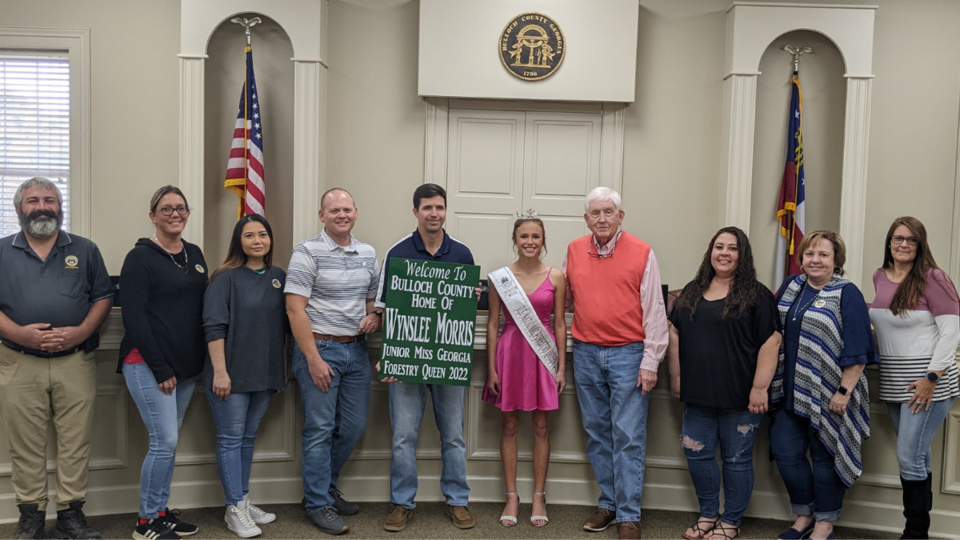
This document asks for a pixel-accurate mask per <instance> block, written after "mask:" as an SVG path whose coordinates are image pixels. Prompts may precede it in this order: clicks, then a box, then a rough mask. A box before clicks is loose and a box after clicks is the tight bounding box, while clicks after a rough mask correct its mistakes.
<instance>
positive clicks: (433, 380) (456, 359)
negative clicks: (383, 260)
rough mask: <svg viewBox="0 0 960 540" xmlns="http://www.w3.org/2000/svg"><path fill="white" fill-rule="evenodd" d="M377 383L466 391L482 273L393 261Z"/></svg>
mask: <svg viewBox="0 0 960 540" xmlns="http://www.w3.org/2000/svg"><path fill="white" fill-rule="evenodd" d="M386 279H387V280H388V282H387V285H386V286H387V287H389V288H388V289H387V302H386V304H387V309H386V311H385V312H384V314H383V334H382V336H383V338H382V339H383V348H382V349H381V352H380V377H396V378H397V380H399V381H402V382H409V383H427V384H450V385H457V386H469V384H470V366H471V362H472V361H473V338H474V334H475V330H476V328H475V326H476V322H477V296H476V292H475V291H476V288H477V286H478V284H479V282H480V267H479V266H473V265H466V264H453V263H444V262H435V261H420V260H415V259H399V258H391V259H390V262H389V268H388V273H387V277H386Z"/></svg>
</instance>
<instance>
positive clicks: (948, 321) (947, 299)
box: [870, 268, 960, 403]
mask: <svg viewBox="0 0 960 540" xmlns="http://www.w3.org/2000/svg"><path fill="white" fill-rule="evenodd" d="M873 286H874V288H876V291H877V296H876V298H874V300H873V304H872V305H871V307H870V322H872V323H873V327H874V330H875V331H876V333H877V343H878V345H879V347H880V357H881V358H882V359H883V362H881V364H880V399H881V400H883V401H889V402H892V403H903V402H906V401H908V400H909V399H910V396H912V395H913V392H912V391H908V390H907V387H908V386H910V384H911V383H913V382H914V381H916V380H918V379H921V378H923V377H924V376H925V375H926V373H927V372H928V371H940V370H946V371H944V372H943V375H942V376H941V378H940V382H939V383H937V387H936V389H935V390H934V392H933V401H943V400H945V399H950V398H952V397H954V398H955V397H960V388H958V380H960V370H958V369H957V362H956V359H955V355H956V352H957V344H958V343H960V300H958V298H957V293H956V290H955V289H954V288H953V286H952V285H951V283H950V278H949V277H947V275H946V274H945V273H944V272H943V271H942V270H938V269H933V270H930V272H928V273H927V287H926V290H925V291H924V293H923V296H922V297H921V298H920V300H919V301H918V302H917V306H916V308H915V309H912V310H907V311H905V312H903V311H902V312H901V314H900V315H899V316H898V315H894V314H893V312H892V311H890V301H891V300H892V299H893V295H894V294H895V293H896V292H897V287H898V286H899V284H898V283H894V282H892V281H890V279H889V278H887V274H886V272H884V271H883V268H880V269H878V270H877V271H876V272H874V274H873Z"/></svg>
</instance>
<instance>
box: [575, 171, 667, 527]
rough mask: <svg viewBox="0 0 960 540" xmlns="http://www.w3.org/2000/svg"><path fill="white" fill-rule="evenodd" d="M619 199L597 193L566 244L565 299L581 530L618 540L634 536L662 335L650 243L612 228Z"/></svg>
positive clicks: (607, 190)
mask: <svg viewBox="0 0 960 540" xmlns="http://www.w3.org/2000/svg"><path fill="white" fill-rule="evenodd" d="M620 205H621V200H620V194H619V193H617V192H616V191H614V190H612V189H610V188H606V187H598V188H596V189H594V190H593V191H591V192H590V194H589V195H587V200H586V203H585V204H584V209H585V211H586V213H585V214H584V215H583V218H584V220H586V222H587V227H589V228H590V231H591V234H589V235H587V236H584V237H582V238H578V239H576V240H574V241H573V242H570V245H569V246H567V256H566V261H565V262H564V271H565V272H566V274H567V285H568V287H569V291H568V292H567V302H568V303H570V302H572V306H573V312H574V314H573V328H572V329H571V332H572V333H573V338H574V341H573V370H574V379H575V381H576V386H577V399H578V400H579V402H580V411H581V413H582V417H583V428H584V430H585V431H586V432H587V454H588V456H589V457H590V464H591V465H592V466H593V473H594V475H595V476H596V478H597V483H598V484H600V500H599V501H598V503H597V506H598V508H597V510H596V511H594V513H593V514H591V515H590V517H588V518H587V520H586V521H585V522H584V523H583V528H584V529H585V530H587V531H592V532H599V531H602V530H605V529H606V528H607V527H609V526H610V525H611V524H613V522H615V521H616V522H617V523H618V526H619V531H618V536H619V538H640V496H641V494H642V491H643V469H644V458H645V454H646V446H647V405H648V403H649V394H650V391H651V390H653V387H654V386H656V384H657V368H658V367H659V365H660V362H661V361H662V360H663V356H664V353H665V352H666V348H667V342H668V340H669V334H668V331H667V317H666V312H665V310H664V307H663V294H662V292H661V290H660V269H659V267H658V266H657V259H656V257H655V256H654V254H653V250H652V249H651V248H650V245H649V244H647V243H646V242H644V241H643V240H640V239H639V238H637V237H636V236H633V235H632V234H630V233H628V232H625V231H624V230H623V229H621V228H620V223H621V222H622V221H623V216H624V212H623V210H622V209H621V207H620Z"/></svg>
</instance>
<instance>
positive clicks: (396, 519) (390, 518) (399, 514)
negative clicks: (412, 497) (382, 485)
mask: <svg viewBox="0 0 960 540" xmlns="http://www.w3.org/2000/svg"><path fill="white" fill-rule="evenodd" d="M412 517H413V510H408V509H406V508H404V507H402V506H397V505H394V507H393V510H390V513H389V514H387V519H386V520H385V521H384V522H383V530H385V531H390V532H400V531H402V530H404V529H406V528H407V520H408V519H410V518H412Z"/></svg>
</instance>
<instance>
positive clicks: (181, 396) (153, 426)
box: [123, 364, 197, 519]
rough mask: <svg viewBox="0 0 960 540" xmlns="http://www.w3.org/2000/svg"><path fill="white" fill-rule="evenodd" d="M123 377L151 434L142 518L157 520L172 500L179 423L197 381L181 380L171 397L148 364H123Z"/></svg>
mask: <svg viewBox="0 0 960 540" xmlns="http://www.w3.org/2000/svg"><path fill="white" fill-rule="evenodd" d="M123 378H124V379H125V380H126V381H127V388H128V389H129V390H130V396H131V397H133V401H134V402H135V403H136V404H137V409H139V410H140V417H141V418H143V423H144V425H145V426H147V433H149V434H150V447H149V449H148V450H147V455H146V457H144V458H143V467H141V468H140V517H142V518H143V519H156V518H157V517H158V516H159V515H160V514H159V513H160V512H163V511H164V509H165V508H166V507H167V501H169V500H170V482H172V481H173V467H174V461H175V460H176V457H177V439H178V437H179V434H180V424H182V423H183V415H184V414H186V413H187V406H188V405H190V398H192V397H193V389H194V387H195V386H196V384H197V381H196V379H188V380H185V381H184V380H179V379H178V380H177V386H176V388H174V390H173V393H172V394H170V395H169V396H168V395H167V394H164V393H163V392H161V391H160V388H159V386H158V383H157V379H156V377H154V376H153V371H151V370H150V367H149V366H147V364H124V365H123Z"/></svg>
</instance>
